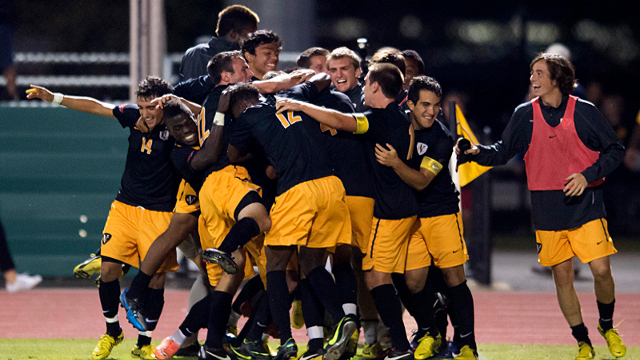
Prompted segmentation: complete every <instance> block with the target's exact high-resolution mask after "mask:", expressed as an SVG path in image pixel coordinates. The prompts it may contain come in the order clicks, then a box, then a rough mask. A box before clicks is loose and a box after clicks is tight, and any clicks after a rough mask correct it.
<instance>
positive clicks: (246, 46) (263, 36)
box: [242, 30, 282, 55]
mask: <svg viewBox="0 0 640 360" xmlns="http://www.w3.org/2000/svg"><path fill="white" fill-rule="evenodd" d="M271 43H276V45H277V46H278V48H281V47H282V40H281V39H280V37H279V36H278V35H276V33H274V32H273V31H270V30H258V31H256V32H254V33H251V34H249V37H248V38H247V39H246V40H245V41H244V42H243V43H242V54H244V53H246V52H248V53H249V54H251V55H255V54H256V48H257V47H258V46H260V45H264V44H271Z"/></svg>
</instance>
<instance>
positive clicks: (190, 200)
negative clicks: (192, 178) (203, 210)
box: [185, 195, 198, 205]
mask: <svg viewBox="0 0 640 360" xmlns="http://www.w3.org/2000/svg"><path fill="white" fill-rule="evenodd" d="M185 200H186V202H187V204H188V205H193V204H195V203H197V202H198V197H197V196H195V195H187V197H186V198H185Z"/></svg>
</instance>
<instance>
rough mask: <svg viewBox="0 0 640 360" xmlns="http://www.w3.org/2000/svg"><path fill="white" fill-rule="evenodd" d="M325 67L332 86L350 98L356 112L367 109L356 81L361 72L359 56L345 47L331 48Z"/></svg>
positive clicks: (360, 87)
mask: <svg viewBox="0 0 640 360" xmlns="http://www.w3.org/2000/svg"><path fill="white" fill-rule="evenodd" d="M327 69H328V70H329V72H328V73H329V76H331V82H332V83H333V86H334V87H335V88H336V90H338V91H340V92H341V93H344V94H345V95H347V96H348V97H349V99H351V102H352V103H353V106H354V107H355V109H356V111H357V112H364V111H366V110H368V109H369V107H368V106H366V105H364V93H363V92H362V86H360V83H359V82H358V78H359V77H360V74H361V73H362V69H360V57H359V56H358V55H357V54H356V53H355V52H354V51H353V50H350V49H348V48H346V47H339V48H337V49H335V50H333V51H332V52H331V54H329V58H328V59H327Z"/></svg>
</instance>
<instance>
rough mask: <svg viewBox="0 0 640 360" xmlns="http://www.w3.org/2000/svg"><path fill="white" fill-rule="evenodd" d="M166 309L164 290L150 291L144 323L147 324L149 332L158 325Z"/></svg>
mask: <svg viewBox="0 0 640 360" xmlns="http://www.w3.org/2000/svg"><path fill="white" fill-rule="evenodd" d="M163 307H164V289H149V296H148V297H147V301H146V303H145V307H144V309H145V310H144V314H143V315H144V321H145V322H146V323H147V331H153V330H155V329H156V326H157V325H158V319H160V315H161V314H162V308H163Z"/></svg>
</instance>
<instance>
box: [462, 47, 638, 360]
mask: <svg viewBox="0 0 640 360" xmlns="http://www.w3.org/2000/svg"><path fill="white" fill-rule="evenodd" d="M530 70H531V76H530V81H531V85H532V87H533V93H534V95H535V96H536V98H534V99H533V100H532V101H530V102H526V103H524V104H521V105H520V106H518V107H517V108H516V109H515V111H514V113H513V115H512V116H511V120H510V121H509V123H508V124H507V127H506V128H505V130H504V132H503V133H502V140H501V141H499V142H497V143H495V144H494V145H491V146H482V145H478V146H473V147H472V148H471V149H469V150H466V151H465V153H464V154H460V155H461V156H462V159H461V161H462V162H464V161H469V160H471V161H475V162H477V163H478V164H481V165H490V166H495V165H501V164H504V163H506V162H507V160H509V159H510V158H511V157H513V156H514V155H515V154H517V153H520V152H524V153H525V155H524V160H525V170H526V173H527V185H528V187H529V190H530V191H531V208H532V212H533V223H534V226H535V228H536V245H537V247H538V261H539V262H540V265H543V266H551V268H552V271H553V278H554V281H555V284H556V293H557V297H558V303H559V304H560V309H561V310H562V314H563V315H564V317H565V319H566V320H567V323H569V326H570V327H571V332H572V334H573V336H574V338H575V339H576V341H577V342H578V346H579V350H578V354H577V355H576V359H577V360H584V359H592V358H594V356H595V351H594V350H593V346H592V345H591V340H590V339H589V335H588V332H587V328H586V326H585V325H584V322H583V320H582V314H581V311H580V302H579V300H578V296H577V295H576V291H575V289H574V287H573V279H574V273H573V263H572V261H571V259H572V258H573V257H575V256H577V257H578V258H579V259H580V260H581V261H582V262H583V263H588V264H589V267H590V269H591V272H592V273H593V278H594V283H595V284H594V287H595V293H596V300H597V304H598V312H599V314H600V320H599V324H598V332H600V334H601V335H602V336H603V337H604V338H605V340H606V341H607V345H608V347H609V351H610V352H611V354H612V355H614V356H616V357H621V356H624V355H625V353H626V347H625V345H624V342H623V341H622V339H621V338H620V336H619V335H618V333H617V330H616V329H615V328H614V327H613V310H614V304H615V285H614V282H613V276H612V275H611V266H610V263H609V256H610V255H612V254H615V253H616V252H617V251H616V249H615V248H614V246H613V241H612V240H611V237H610V236H609V232H608V231H607V220H606V219H605V217H606V213H605V209H604V203H603V200H602V197H603V195H602V186H601V184H602V182H603V181H604V177H605V176H606V175H608V174H609V173H611V172H612V171H613V170H614V169H615V168H616V167H617V166H618V165H619V164H620V162H622V160H623V158H624V154H625V150H624V147H623V146H622V145H621V144H620V142H619V141H618V138H617V136H616V134H615V132H614V131H613V129H612V128H611V125H610V124H609V122H608V121H607V119H605V118H604V116H603V115H602V114H601V113H600V111H598V109H597V108H596V107H595V106H594V105H593V104H591V103H589V102H586V101H584V100H581V99H578V98H577V97H575V96H572V95H570V94H571V92H572V91H573V87H574V83H575V72H574V69H573V65H572V64H571V62H569V60H567V59H566V58H564V57H562V56H560V55H552V54H548V53H541V54H539V55H538V56H536V57H535V58H534V59H533V61H531V64H530ZM456 153H458V154H459V153H460V149H459V147H458V146H456Z"/></svg>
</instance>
